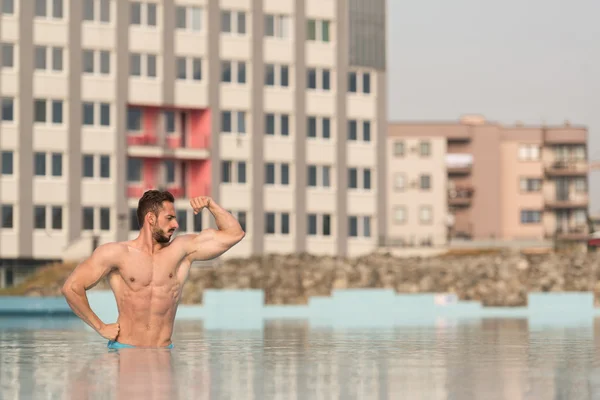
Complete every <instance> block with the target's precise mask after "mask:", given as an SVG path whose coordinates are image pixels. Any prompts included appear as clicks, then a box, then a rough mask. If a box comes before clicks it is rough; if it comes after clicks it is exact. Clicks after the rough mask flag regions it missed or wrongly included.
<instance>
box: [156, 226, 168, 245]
mask: <svg viewBox="0 0 600 400" xmlns="http://www.w3.org/2000/svg"><path fill="white" fill-rule="evenodd" d="M152 236H153V237H154V240H156V241H157V242H158V243H169V241H170V240H171V238H170V237H168V236H167V235H165V231H163V230H162V229H158V230H155V231H154V232H153V233H152Z"/></svg>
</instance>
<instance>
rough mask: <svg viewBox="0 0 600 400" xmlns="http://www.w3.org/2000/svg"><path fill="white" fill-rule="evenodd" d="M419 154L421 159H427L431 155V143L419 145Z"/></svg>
mask: <svg viewBox="0 0 600 400" xmlns="http://www.w3.org/2000/svg"><path fill="white" fill-rule="evenodd" d="M419 154H420V155H421V157H427V156H430V155H431V143H429V142H421V143H420V144H419Z"/></svg>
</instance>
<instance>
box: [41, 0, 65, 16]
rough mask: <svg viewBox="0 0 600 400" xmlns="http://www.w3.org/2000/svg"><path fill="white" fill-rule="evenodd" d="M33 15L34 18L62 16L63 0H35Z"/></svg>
mask: <svg viewBox="0 0 600 400" xmlns="http://www.w3.org/2000/svg"><path fill="white" fill-rule="evenodd" d="M34 15H35V17H36V18H52V19H62V18H63V0H35V4H34Z"/></svg>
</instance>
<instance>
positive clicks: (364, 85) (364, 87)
mask: <svg viewBox="0 0 600 400" xmlns="http://www.w3.org/2000/svg"><path fill="white" fill-rule="evenodd" d="M361 77H362V79H360V78H361ZM359 82H360V83H361V85H360V87H359ZM348 92H349V93H359V92H362V93H365V94H369V93H371V74H370V73H369V72H362V73H359V72H356V71H350V72H348Z"/></svg>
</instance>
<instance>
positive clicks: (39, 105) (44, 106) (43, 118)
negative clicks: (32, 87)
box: [33, 99, 63, 124]
mask: <svg viewBox="0 0 600 400" xmlns="http://www.w3.org/2000/svg"><path fill="white" fill-rule="evenodd" d="M48 108H50V110H48ZM48 115H51V118H48ZM33 116H34V121H35V122H37V123H52V124H62V122H63V101H62V100H46V99H34V101H33Z"/></svg>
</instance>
